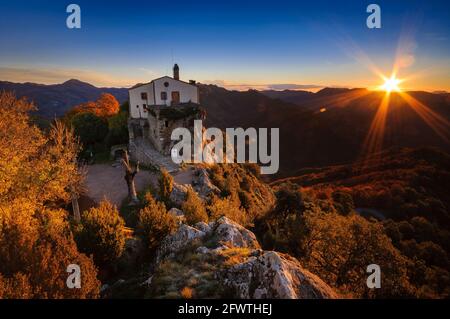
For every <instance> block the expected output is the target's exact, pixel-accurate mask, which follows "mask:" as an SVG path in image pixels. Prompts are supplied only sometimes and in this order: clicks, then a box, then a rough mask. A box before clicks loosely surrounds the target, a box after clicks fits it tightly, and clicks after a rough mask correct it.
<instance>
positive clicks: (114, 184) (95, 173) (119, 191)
mask: <svg viewBox="0 0 450 319" xmlns="http://www.w3.org/2000/svg"><path fill="white" fill-rule="evenodd" d="M156 180H157V177H156V175H155V174H153V173H151V172H149V171H143V170H141V171H140V172H139V173H138V174H137V175H136V179H135V183H136V189H137V191H138V192H139V191H141V190H143V189H144V188H146V187H147V186H148V185H149V184H150V183H155V182H156ZM86 186H87V189H88V194H87V195H88V196H89V197H90V198H92V199H93V200H94V201H96V202H97V203H99V202H100V201H101V200H103V199H104V198H106V199H108V200H109V201H110V202H111V203H113V204H114V205H116V206H117V207H120V204H121V203H122V201H123V199H124V198H126V197H127V196H128V189H127V184H126V182H125V179H124V171H123V168H122V166H120V165H118V166H116V167H113V166H112V165H111V164H96V165H90V166H88V172H87V177H86Z"/></svg>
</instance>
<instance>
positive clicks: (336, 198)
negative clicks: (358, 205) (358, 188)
mask: <svg viewBox="0 0 450 319" xmlns="http://www.w3.org/2000/svg"><path fill="white" fill-rule="evenodd" d="M331 196H332V198H333V202H334V203H333V205H334V207H335V208H336V210H337V211H338V213H339V214H341V215H348V214H350V213H351V212H352V211H353V210H354V209H355V204H354V203H353V198H352V195H351V194H349V193H347V192H343V191H335V192H333V194H332V195H331Z"/></svg>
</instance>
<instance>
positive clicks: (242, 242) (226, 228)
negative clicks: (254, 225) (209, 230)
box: [213, 217, 261, 249]
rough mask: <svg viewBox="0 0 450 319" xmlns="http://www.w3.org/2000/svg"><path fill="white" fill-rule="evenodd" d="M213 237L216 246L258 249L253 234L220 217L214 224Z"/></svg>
mask: <svg viewBox="0 0 450 319" xmlns="http://www.w3.org/2000/svg"><path fill="white" fill-rule="evenodd" d="M213 229H214V237H215V238H216V239H217V242H218V244H220V245H224V246H229V247H230V248H231V247H239V248H253V249H260V248H261V247H260V246H259V243H258V240H257V239H256V236H255V234H254V233H252V232H251V231H249V230H248V229H247V228H245V227H242V226H241V225H239V224H238V223H235V222H234V221H232V220H231V219H229V218H227V217H221V218H220V219H218V220H217V222H216V223H215V224H214V227H213Z"/></svg>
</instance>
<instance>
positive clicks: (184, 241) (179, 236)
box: [156, 224, 205, 263]
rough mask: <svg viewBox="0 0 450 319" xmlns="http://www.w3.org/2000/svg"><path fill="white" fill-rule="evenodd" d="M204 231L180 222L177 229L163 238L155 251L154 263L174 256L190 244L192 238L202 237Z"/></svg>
mask: <svg viewBox="0 0 450 319" xmlns="http://www.w3.org/2000/svg"><path fill="white" fill-rule="evenodd" d="M204 236H205V232H203V231H201V230H198V229H196V228H194V227H191V226H188V225H186V224H182V225H181V226H180V227H178V229H177V231H176V232H175V233H173V234H171V235H168V236H167V237H166V238H164V239H163V241H162V243H161V245H160V247H159V248H158V250H157V252H156V263H159V262H160V261H161V260H163V259H165V258H170V257H172V256H174V255H175V254H176V253H177V252H179V251H180V250H182V249H183V248H185V247H187V246H188V245H190V244H191V243H192V242H193V240H195V239H198V238H202V237H204Z"/></svg>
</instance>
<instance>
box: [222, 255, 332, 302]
mask: <svg viewBox="0 0 450 319" xmlns="http://www.w3.org/2000/svg"><path fill="white" fill-rule="evenodd" d="M220 277H221V279H222V281H223V283H224V285H226V286H228V287H229V288H232V289H233V290H234V291H235V292H236V297H237V298H255V299H261V298H281V299H323V298H336V297H337V295H336V293H335V292H334V291H333V290H332V289H331V288H330V287H329V286H328V285H327V284H326V283H324V282H323V281H322V280H321V279H320V278H319V277H317V276H316V275H314V274H312V273H310V272H309V271H307V270H306V269H304V268H303V267H302V266H301V264H300V262H298V261H297V260H296V259H294V258H292V257H290V256H288V255H284V254H281V253H277V252H274V251H264V252H262V254H261V255H260V256H258V257H250V258H249V259H248V260H247V261H245V262H243V263H240V264H237V265H234V266H232V267H231V268H229V269H226V270H225V271H223V272H222V274H221V275H220Z"/></svg>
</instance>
